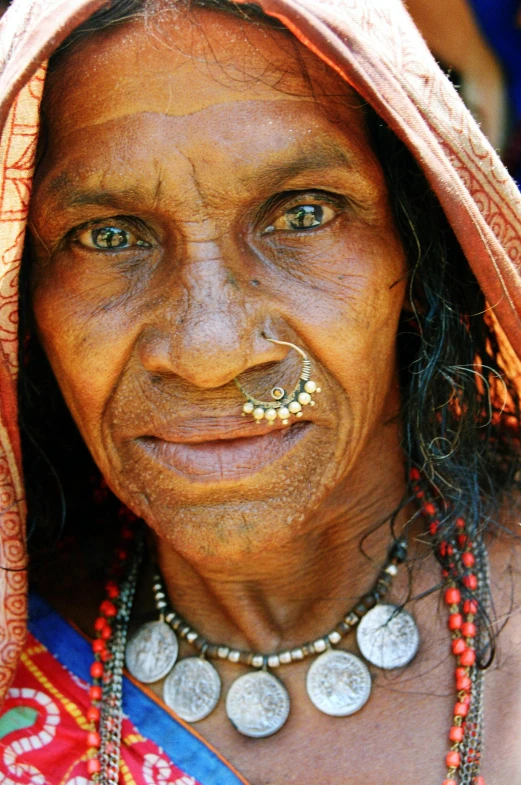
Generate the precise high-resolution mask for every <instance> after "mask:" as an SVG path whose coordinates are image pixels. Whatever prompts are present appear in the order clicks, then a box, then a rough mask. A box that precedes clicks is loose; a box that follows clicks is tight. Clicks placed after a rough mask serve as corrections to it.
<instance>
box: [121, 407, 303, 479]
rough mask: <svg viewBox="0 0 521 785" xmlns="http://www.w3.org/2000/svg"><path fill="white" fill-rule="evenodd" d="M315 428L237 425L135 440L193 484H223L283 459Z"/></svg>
mask: <svg viewBox="0 0 521 785" xmlns="http://www.w3.org/2000/svg"><path fill="white" fill-rule="evenodd" d="M312 428H313V424H312V423H311V422H309V421H300V422H296V423H293V424H291V425H289V426H283V425H282V424H280V425H279V424H275V425H273V426H271V427H270V426H268V425H264V424H262V425H259V426H257V425H256V424H255V423H253V424H252V425H250V424H249V423H248V424H245V425H242V426H241V425H239V424H237V425H234V424H233V423H230V427H228V428H225V429H224V430H223V429H222V422H221V425H220V430H219V431H218V432H212V430H211V429H210V430H208V429H205V432H201V431H196V432H192V433H190V434H183V428H182V427H178V428H177V429H176V432H175V434H154V435H147V436H141V437H138V438H137V439H135V440H134V443H135V444H137V446H138V448H139V449H140V450H143V451H145V452H146V453H147V455H148V456H149V457H150V458H152V459H153V460H154V461H157V462H159V463H160V464H162V465H163V466H165V467H167V468H168V469H170V470H173V471H175V472H176V473H178V474H180V475H184V476H185V477H186V478H187V479H189V480H190V481H192V482H216V481H218V482H223V481H227V480H228V481H233V480H238V479H241V478H243V477H246V476H248V475H252V474H255V473H257V472H259V471H260V470H262V469H263V468H264V467H266V466H268V465H270V464H272V463H274V462H275V461H277V460H280V459H283V458H284V457H285V456H286V455H289V453H290V452H292V451H293V449H294V448H295V447H296V445H297V444H299V443H300V442H301V441H302V440H303V439H304V438H305V437H306V435H307V434H308V432H309V431H310V429H312Z"/></svg>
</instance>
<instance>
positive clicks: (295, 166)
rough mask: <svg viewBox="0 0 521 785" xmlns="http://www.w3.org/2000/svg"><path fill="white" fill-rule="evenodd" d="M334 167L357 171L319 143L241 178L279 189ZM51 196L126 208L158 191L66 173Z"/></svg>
mask: <svg viewBox="0 0 521 785" xmlns="http://www.w3.org/2000/svg"><path fill="white" fill-rule="evenodd" d="M331 168H342V169H353V168H354V160H353V157H350V156H349V154H348V153H347V152H346V151H345V150H344V149H343V148H342V147H341V146H340V145H338V144H335V143H334V142H330V141H328V140H324V139H322V140H317V141H316V142H315V143H314V145H313V148H312V150H311V151H310V150H307V149H305V148H304V149H300V150H299V151H298V152H297V154H296V155H294V156H292V157H291V159H290V160H288V161H285V162H281V163H273V164H266V166H264V167H262V169H261V170H260V171H259V170H257V171H255V172H254V173H253V174H247V175H245V176H244V177H241V184H242V185H244V186H245V187H247V188H249V187H251V186H253V185H257V186H260V187H261V188H269V187H272V188H277V187H278V186H280V185H281V184H283V183H284V182H286V181H288V180H291V179H292V178H295V177H298V176H299V175H301V174H304V173H305V172H317V171H324V170H326V169H331ZM48 191H49V193H52V194H53V195H55V196H57V197H58V199H59V201H60V207H62V208H66V209H67V208H73V207H82V206H88V205H97V206H100V207H111V208H120V209H125V208H127V207H132V206H134V205H135V204H136V203H144V204H150V203H151V202H153V201H155V199H156V197H157V189H142V188H137V187H131V188H125V189H121V190H112V189H111V190H100V189H98V188H88V189H85V188H78V187H75V186H73V185H72V182H71V180H70V179H69V178H68V177H64V176H63V174H60V175H58V176H57V177H56V178H54V179H53V180H51V182H50V183H49V188H48Z"/></svg>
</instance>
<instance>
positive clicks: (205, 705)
mask: <svg viewBox="0 0 521 785" xmlns="http://www.w3.org/2000/svg"><path fill="white" fill-rule="evenodd" d="M220 695H221V679H220V678H219V674H218V673H217V671H216V670H215V668H214V667H213V665H212V664H211V663H210V662H208V660H205V659H203V658H202V657H187V658H186V659H184V660H180V661H179V662H178V663H177V665H176V666H175V667H174V668H173V670H172V671H171V673H170V674H169V675H168V677H167V679H166V681H165V684H164V687H163V697H164V699H165V703H166V705H167V706H169V707H170V708H171V709H172V711H175V713H176V714H177V715H178V716H179V717H181V719H182V720H185V721H186V722H199V720H204V718H205V717H208V715H209V714H210V713H211V712H212V711H213V710H214V709H215V707H216V706H217V703H218V702H219V697H220Z"/></svg>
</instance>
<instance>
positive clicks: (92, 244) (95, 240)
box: [76, 226, 149, 251]
mask: <svg viewBox="0 0 521 785" xmlns="http://www.w3.org/2000/svg"><path fill="white" fill-rule="evenodd" d="M76 241H77V242H78V243H80V245H83V246H85V247H86V248H92V249H94V250H97V251H117V250H125V249H127V248H133V247H135V246H139V247H145V248H148V247H149V243H147V242H145V241H144V240H140V239H139V238H138V237H136V235H135V234H133V233H132V232H130V231H128V230H127V229H122V228H121V227H120V226H102V227H100V228H98V229H87V230H86V231H84V232H82V233H81V234H79V235H78V236H77V237H76Z"/></svg>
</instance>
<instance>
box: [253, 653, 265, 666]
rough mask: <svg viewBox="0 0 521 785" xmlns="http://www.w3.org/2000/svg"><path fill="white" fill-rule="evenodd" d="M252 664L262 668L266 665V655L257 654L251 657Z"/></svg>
mask: <svg viewBox="0 0 521 785" xmlns="http://www.w3.org/2000/svg"><path fill="white" fill-rule="evenodd" d="M251 664H252V665H253V667H254V668H262V666H263V665H264V657H263V656H262V654H256V655H255V656H254V657H252V658H251Z"/></svg>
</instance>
